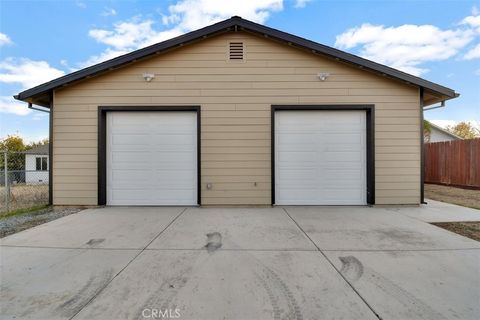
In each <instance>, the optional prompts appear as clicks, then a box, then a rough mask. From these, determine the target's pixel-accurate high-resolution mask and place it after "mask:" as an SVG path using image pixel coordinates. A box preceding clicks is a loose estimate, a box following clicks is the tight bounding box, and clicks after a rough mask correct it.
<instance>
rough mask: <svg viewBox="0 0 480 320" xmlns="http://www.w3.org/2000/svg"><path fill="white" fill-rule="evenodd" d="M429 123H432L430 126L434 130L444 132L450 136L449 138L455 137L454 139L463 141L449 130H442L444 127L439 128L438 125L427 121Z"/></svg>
mask: <svg viewBox="0 0 480 320" xmlns="http://www.w3.org/2000/svg"><path fill="white" fill-rule="evenodd" d="M427 122H428V123H430V126H431V127H432V128H434V129H437V130H439V131H442V132H443V133H445V134H446V135H449V136H451V137H453V138H455V139H458V140H463V138H462V137H459V136H457V135H456V134H453V133H451V132H450V131H448V130H446V129H444V128H442V127H439V126H437V125H436V124H433V123H431V122H430V121H427Z"/></svg>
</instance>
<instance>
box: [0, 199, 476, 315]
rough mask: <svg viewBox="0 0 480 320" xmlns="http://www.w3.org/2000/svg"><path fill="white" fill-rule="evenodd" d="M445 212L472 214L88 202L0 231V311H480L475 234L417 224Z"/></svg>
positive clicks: (428, 209) (437, 208) (431, 209)
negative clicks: (23, 227)
mask: <svg viewBox="0 0 480 320" xmlns="http://www.w3.org/2000/svg"><path fill="white" fill-rule="evenodd" d="M442 208H443V209H442ZM457 209H458V211H456V210H457ZM442 210H443V211H442ZM445 210H448V211H449V212H452V213H455V214H457V215H462V212H463V214H464V215H469V216H468V217H469V220H472V219H475V217H478V218H477V220H480V213H479V211H476V210H470V209H464V208H459V207H456V206H450V205H445V206H444V207H442V204H441V203H435V204H434V205H429V206H422V207H411V208H408V207H402V208H400V207H387V208H381V207H375V208H367V207H284V208H282V207H275V208H235V209H232V208H229V209H222V208H152V207H149V208H112V207H110V208H103V209H90V210H85V211H82V212H81V213H78V214H74V215H70V216H67V217H65V218H61V219H59V220H55V221H52V222H50V223H47V224H44V225H40V226H38V227H35V228H32V229H30V230H27V231H24V232H21V233H18V234H16V235H12V236H9V237H7V238H4V239H2V246H1V264H2V270H1V296H0V299H1V315H0V318H2V319H172V318H177V319H378V318H381V319H435V320H437V319H478V318H479V315H480V303H479V301H480V267H479V266H480V243H479V242H476V241H473V240H470V239H467V238H464V237H461V236H459V235H456V234H453V233H450V232H448V231H445V230H443V229H440V228H437V227H435V226H432V225H430V224H428V223H426V222H424V221H422V219H423V220H426V221H428V219H435V217H437V218H438V217H439V216H440V217H442V215H443V216H445V215H446V213H447V211H445ZM444 211H445V212H444Z"/></svg>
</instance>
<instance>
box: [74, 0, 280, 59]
mask: <svg viewBox="0 0 480 320" xmlns="http://www.w3.org/2000/svg"><path fill="white" fill-rule="evenodd" d="M282 9H283V0H242V1H237V0H229V1H217V0H179V1H178V2H176V3H175V4H173V5H171V6H169V8H168V14H167V15H163V16H162V18H161V22H162V23H163V25H164V28H165V29H163V30H158V29H157V28H155V21H153V20H151V19H147V20H143V21H142V20H141V17H140V16H137V17H134V18H132V19H131V20H129V21H121V22H118V23H116V24H114V26H113V29H110V30H108V29H92V30H90V32H89V36H90V37H92V38H93V39H95V40H96V41H97V42H100V43H103V44H105V45H107V46H108V48H107V49H105V50H104V51H103V52H102V53H100V54H98V55H95V56H92V57H90V58H89V59H88V60H87V61H85V62H83V63H81V64H80V65H79V66H80V67H86V66H89V65H92V64H96V63H99V62H102V61H105V60H108V59H111V58H114V57H116V56H119V55H122V54H125V53H127V52H130V51H133V50H136V49H139V48H143V47H146V46H148V45H151V44H154V43H157V42H161V41H164V40H167V39H170V38H173V37H176V36H179V35H181V34H183V33H186V32H189V31H192V30H195V29H198V28H201V27H204V26H207V25H209V24H212V23H215V22H218V21H221V20H224V19H227V18H230V17H231V16H234V15H239V16H241V17H243V18H245V19H249V20H252V21H255V22H259V23H264V22H265V21H266V20H267V19H268V17H269V16H270V14H271V13H272V12H275V11H281V10H282Z"/></svg>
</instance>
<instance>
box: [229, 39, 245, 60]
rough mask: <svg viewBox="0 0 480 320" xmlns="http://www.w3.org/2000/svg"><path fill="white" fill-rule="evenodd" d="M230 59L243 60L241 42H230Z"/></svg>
mask: <svg viewBox="0 0 480 320" xmlns="http://www.w3.org/2000/svg"><path fill="white" fill-rule="evenodd" d="M230 60H243V42H230Z"/></svg>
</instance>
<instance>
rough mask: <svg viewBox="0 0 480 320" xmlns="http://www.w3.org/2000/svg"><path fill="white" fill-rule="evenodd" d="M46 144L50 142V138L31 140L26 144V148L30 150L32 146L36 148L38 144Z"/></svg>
mask: <svg viewBox="0 0 480 320" xmlns="http://www.w3.org/2000/svg"><path fill="white" fill-rule="evenodd" d="M46 144H48V138H45V139H42V140H40V141H34V142H30V143H29V144H27V145H26V146H25V149H26V150H29V149H32V148H35V147H38V146H43V145H46Z"/></svg>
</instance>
